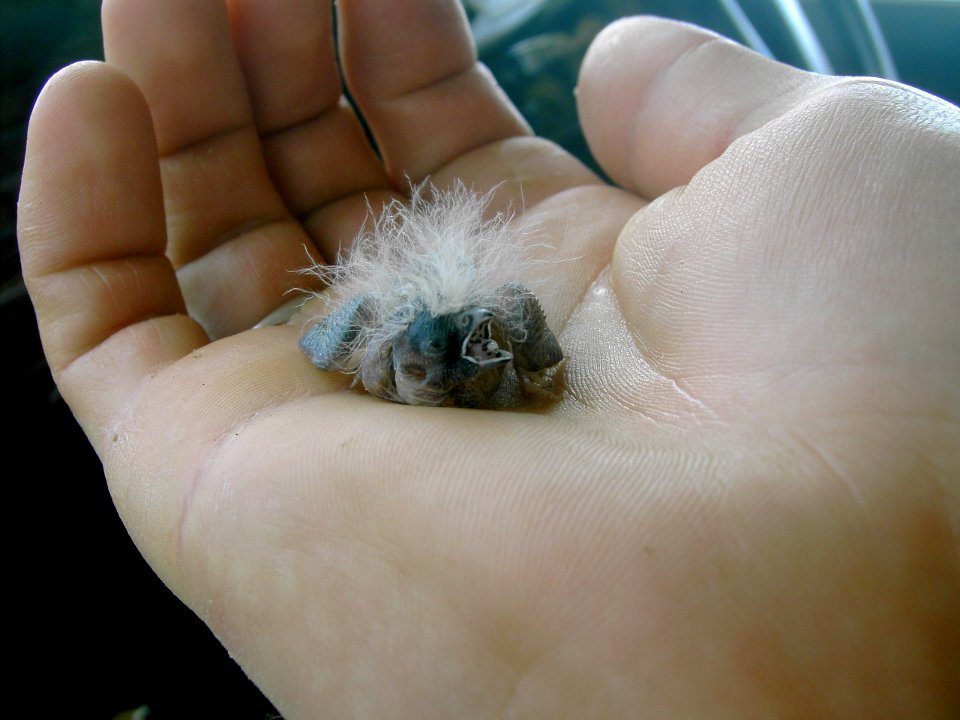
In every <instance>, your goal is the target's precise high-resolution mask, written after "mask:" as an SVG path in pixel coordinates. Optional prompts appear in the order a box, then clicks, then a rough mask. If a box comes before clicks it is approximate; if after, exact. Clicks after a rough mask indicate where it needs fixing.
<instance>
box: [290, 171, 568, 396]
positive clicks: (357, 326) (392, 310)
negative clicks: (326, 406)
mask: <svg viewBox="0 0 960 720" xmlns="http://www.w3.org/2000/svg"><path fill="white" fill-rule="evenodd" d="M433 191H434V193H435V197H434V199H432V200H431V201H427V200H425V199H424V198H423V197H422V196H421V194H420V192H419V189H418V188H415V189H414V192H413V196H412V199H411V203H410V205H409V206H404V205H400V204H399V203H397V204H394V205H391V206H389V207H388V208H387V211H386V212H385V213H384V214H383V215H382V216H381V217H380V218H379V219H377V220H375V222H374V224H373V228H372V231H371V232H368V233H366V234H361V235H360V236H359V237H358V238H357V240H356V241H355V243H354V246H353V248H352V250H351V252H350V254H349V255H348V256H346V257H342V258H341V259H340V262H339V263H338V265H336V266H333V267H329V268H319V269H317V271H318V274H320V275H321V276H322V277H324V278H325V279H327V280H329V281H331V284H332V285H333V289H334V290H335V291H338V292H339V294H340V295H341V297H342V298H343V299H342V300H340V301H339V302H336V303H334V304H333V305H334V306H333V309H332V311H331V312H329V313H328V314H327V315H326V316H325V317H324V318H322V319H321V320H320V321H319V322H318V323H317V324H315V325H313V326H312V327H310V328H308V329H307V331H306V332H305V333H304V334H303V337H302V338H301V341H300V347H301V349H302V350H303V352H304V353H305V354H306V355H307V356H308V357H309V358H310V360H311V362H312V363H313V364H314V365H316V366H317V367H319V368H322V369H324V370H338V371H341V372H347V373H357V374H358V376H359V380H360V381H362V383H363V387H364V388H365V389H366V390H367V391H368V392H369V393H371V394H372V395H376V396H378V397H382V398H385V399H387V400H393V401H395V402H401V403H406V404H410V405H450V406H459V407H483V406H490V405H491V404H492V400H493V398H494V396H495V394H496V393H497V391H498V389H499V387H500V385H501V380H502V378H503V375H504V371H505V369H506V367H507V366H508V365H512V366H513V369H514V371H515V373H516V375H517V378H518V379H519V380H520V381H521V382H520V385H521V387H527V388H533V389H534V390H542V389H543V388H544V382H543V379H544V377H545V374H544V373H545V371H547V370H548V369H550V368H552V367H554V366H556V365H557V364H558V363H559V362H560V361H561V360H562V359H563V352H562V351H561V349H560V345H559V343H558V342H557V339H556V337H555V336H554V334H553V333H552V332H551V330H550V328H549V327H548V325H547V321H546V317H545V315H544V313H543V310H542V309H541V307H540V303H539V302H538V300H537V299H536V297H535V296H534V294H533V293H532V292H531V291H530V290H528V289H527V288H526V287H524V286H523V285H520V284H519V283H518V282H516V281H515V280H512V279H509V278H511V277H515V276H516V274H517V273H518V272H519V271H520V270H522V269H523V267H524V262H523V259H522V256H521V245H520V243H519V242H518V238H517V236H516V235H515V234H514V233H512V232H511V231H509V230H508V227H507V220H506V219H505V218H504V217H502V216H499V215H498V216H496V217H495V218H494V219H493V220H484V219H483V210H484V208H485V207H486V198H484V197H482V196H478V195H476V194H474V193H471V192H469V191H467V190H466V189H465V188H464V187H463V186H462V185H457V186H455V187H454V188H453V190H450V191H443V192H439V191H436V190H435V189H433ZM547 384H549V383H547Z"/></svg>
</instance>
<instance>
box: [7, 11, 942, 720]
mask: <svg viewBox="0 0 960 720" xmlns="http://www.w3.org/2000/svg"><path fill="white" fill-rule="evenodd" d="M319 5H322V4H318V3H315V2H313V1H312V0H303V1H301V2H289V3H284V4H283V5H282V6H280V5H279V4H278V3H270V2H255V1H253V0H247V1H246V2H231V3H228V6H229V8H230V12H231V17H232V20H233V22H232V33H231V31H230V29H229V28H228V24H227V21H226V13H225V12H224V10H223V7H224V6H223V4H222V3H220V2H219V1H211V2H204V3H197V2H192V1H188V0H169V1H168V2H164V3H152V2H148V1H147V0H127V1H126V2H107V3H105V7H104V30H105V42H106V46H107V58H108V65H98V64H84V65H81V66H75V67H72V68H69V69H67V70H65V71H64V72H62V73H61V74H60V75H58V76H57V77H56V78H55V79H54V80H52V81H51V83H50V85H49V86H48V87H47V89H46V90H45V92H44V93H43V95H42V96H41V98H40V100H39V101H38V104H37V108H36V110H35V113H34V117H33V120H32V123H31V130H30V138H29V145H28V154H27V164H26V168H25V172H24V182H23V190H22V196H21V216H20V235H21V241H22V256H23V264H24V273H25V277H26V278H27V281H28V284H29V288H30V291H31V294H32V296H33V298H34V302H35V305H36V308H37V313H38V319H39V323H40V326H41V331H42V334H43V339H44V345H45V348H46V352H47V356H48V359H49V361H50V365H51V368H52V369H53V372H54V375H55V377H56V379H57V382H58V385H59V387H60V389H61V391H62V392H63V394H64V397H65V398H66V399H67V401H68V402H69V403H70V405H71V407H72V408H73V410H74V412H75V413H76V415H77V418H78V420H79V421H80V423H81V424H82V425H83V427H84V429H85V431H86V432H87V434H88V436H89V437H90V439H91V442H92V443H93V445H94V447H95V448H96V449H97V451H98V453H99V454H100V457H101V458H102V459H103V462H104V467H105V470H106V474H107V477H108V481H109V483H110V488H111V492H112V493H113V496H114V498H115V500H116V503H117V506H118V509H119V511H120V513H121V515H122V516H123V518H124V520H125V522H126V524H127V527H128V528H129V530H130V532H131V534H132V536H133V537H134V539H135V540H136V542H137V544H138V546H139V547H140V548H141V550H142V551H143V553H144V555H145V556H146V557H147V559H148V560H149V561H150V563H151V564H152V565H153V567H154V568H155V569H156V570H157V572H158V573H159V574H160V576H161V577H162V578H163V579H164V581H165V582H167V584H168V585H170V586H171V588H173V590H174V591H175V592H176V593H177V594H178V595H179V596H180V597H181V598H183V599H184V601H185V602H187V603H188V604H189V605H190V606H191V607H192V608H193V609H194V610H195V611H196V612H197V613H198V614H199V615H200V616H201V617H202V618H203V619H204V620H205V621H206V622H207V623H208V624H209V625H210V627H211V628H212V629H213V630H214V632H215V633H217V635H218V636H219V637H220V639H221V640H222V641H223V642H224V644H225V645H226V646H227V648H228V649H229V650H230V652H231V654H232V655H233V656H234V657H235V658H236V659H237V660H238V662H240V664H241V665H242V666H243V667H244V669H245V670H246V671H247V672H248V673H249V674H250V675H251V677H252V678H253V679H254V680H255V681H256V682H257V683H258V684H259V685H260V686H261V687H262V688H263V689H264V691H265V692H266V693H267V695H268V696H269V697H270V698H271V700H272V701H273V702H274V703H275V704H276V705H277V707H278V708H279V709H280V710H281V711H282V712H283V713H284V715H285V716H288V717H308V716H314V715H322V716H324V717H350V716H353V717H364V716H369V717H382V716H390V717H397V718H401V717H416V718H420V717H424V716H436V717H464V718H467V717H488V716H496V717H502V716H511V715H513V716H516V717H577V718H581V717H618V716H619V717H635V716H637V715H638V714H639V713H640V712H641V710H642V712H643V714H644V715H645V716H648V715H649V716H666V717H691V716H692V717H707V716H711V715H726V714H731V713H732V714H737V715H743V716H765V715H786V714H789V713H796V714H803V715H804V716H816V715H818V714H821V715H822V714H828V713H832V714H834V715H837V716H843V715H850V716H879V715H889V716H896V715H900V716H902V715H904V714H908V713H916V714H917V715H923V716H926V717H934V716H936V715H937V714H938V713H939V714H942V715H944V716H947V715H949V714H950V713H951V710H955V709H956V708H955V703H956V702H957V699H956V696H955V690H954V689H953V688H955V687H956V686H957V682H958V680H960V678H958V673H960V671H958V668H957V666H956V663H955V660H952V658H956V657H957V655H958V651H960V624H958V621H957V619H956V608H957V607H958V603H960V570H958V563H957V544H956V543H957V533H956V530H955V528H956V527H958V523H960V513H958V509H957V477H958V464H960V461H958V458H957V414H958V397H957V383H956V378H957V377H958V362H960V360H958V358H960V352H957V350H958V348H957V345H958V336H960V333H958V332H957V330H958V327H957V326H958V320H957V317H956V312H955V308H956V307H957V306H958V305H960V297H958V289H957V283H956V281H955V278H956V275H957V273H956V269H957V255H958V246H957V242H956V228H957V227H958V224H960V222H958V221H960V204H958V203H957V190H956V188H957V187H958V185H957V177H956V175H957V169H956V168H957V160H958V158H960V141H958V137H960V133H958V127H960V118H958V111H957V109H956V108H953V107H952V106H949V105H947V104H945V103H942V102H938V101H936V100H934V99H932V98H929V97H927V96H924V95H922V94H920V93H917V92H915V91H912V90H910V89H908V88H904V87H902V86H897V85H894V84H890V83H881V82H878V81H864V80H841V79H835V78H824V77H819V76H815V75H809V74H805V73H801V72H799V71H796V70H792V69H789V68H786V67H784V66H781V65H778V64H776V63H772V62H770V61H766V60H763V59H761V58H759V57H757V56H755V55H753V54H751V53H749V52H748V51H746V50H743V49H742V48H738V47H736V46H733V45H732V44H730V43H727V42H724V41H720V40H717V39H716V38H714V37H713V36H711V35H708V34H706V33H703V32H702V31H699V30H696V29H694V28H691V27H689V26H684V25H678V24H676V23H669V22H664V21H657V20H649V19H645V20H631V21H626V22H623V23H619V24H617V25H614V26H612V27H611V28H609V29H608V30H607V31H606V32H605V33H603V34H602V35H601V36H600V38H599V39H598V40H597V42H596V43H595V45H594V47H593V49H592V50H591V52H590V54H589V55H588V58H587V60H586V62H585V65H584V69H583V74H582V77H581V83H580V94H579V102H580V107H581V116H582V120H583V124H584V129H585V132H586V134H587V136H588V139H589V140H590V143H591V146H592V147H593V149H594V151H595V153H596V155H597V157H598V158H599V159H600V161H601V162H602V163H603V164H604V167H605V168H606V169H607V171H608V172H609V173H610V175H611V176H612V177H613V178H614V179H615V180H616V181H617V182H618V183H620V184H621V185H622V186H623V187H624V188H625V190H619V189H616V188H612V187H607V186H604V185H603V184H601V183H600V182H599V181H598V180H597V179H596V178H595V177H594V176H593V175H592V174H591V173H589V172H588V171H587V170H586V169H584V168H583V167H582V166H581V165H580V164H579V163H578V162H576V161H575V160H573V159H572V158H570V157H569V156H567V155H566V154H565V153H563V152H562V151H561V150H559V149H557V148H555V147H553V146H551V145H550V144H548V143H546V142H543V141H540V140H537V139H534V138H531V137H529V136H528V135H527V131H526V128H525V126H524V124H523V122H522V120H520V119H519V118H518V117H517V116H516V114H515V112H514V111H513V110H512V109H511V108H509V106H508V105H506V103H505V101H504V100H503V99H502V97H501V96H499V95H498V94H497V92H496V90H495V87H494V86H493V84H492V82H491V81H490V79H489V78H488V77H486V76H485V75H484V73H483V72H482V71H480V70H478V69H477V68H476V67H475V66H474V65H473V60H474V58H473V51H472V48H471V46H470V44H469V36H468V34H467V30H466V27H465V25H464V24H463V21H462V18H461V17H460V15H459V11H458V10H456V8H457V5H456V4H455V3H442V2H429V3H425V2H420V3H399V2H398V3H374V2H342V3H340V4H339V8H340V12H341V18H340V22H341V25H340V28H341V32H342V33H343V44H342V57H343V62H344V72H345V76H346V78H347V80H348V82H349V84H350V88H351V91H352V93H353V96H354V97H355V98H356V100H357V103H358V105H359V107H360V110H361V111H362V112H363V114H364V116H365V117H366V118H367V120H368V121H369V124H370V127H371V129H372V131H373V133H374V136H375V137H376V139H377V142H378V144H379V148H380V151H381V154H382V158H383V163H381V162H380V161H379V160H378V159H377V157H376V155H375V154H374V153H373V152H372V151H371V150H370V149H369V147H367V146H366V144H365V139H364V136H363V134H362V132H361V130H360V128H359V126H358V125H357V123H356V121H355V120H353V119H352V117H351V113H350V111H349V109H348V108H347V107H346V106H345V105H344V104H343V103H341V102H340V100H339V97H340V88H339V85H338V84H337V79H336V78H337V74H336V69H335V65H334V62H333V47H332V41H331V39H330V37H329V32H330V31H329V20H328V11H327V8H325V7H319ZM124 75H127V76H129V77H130V78H132V80H133V83H131V82H130V80H128V79H127V78H126V77H124ZM141 93H142V95H141ZM144 98H145V100H146V102H144ZM157 148H159V158H162V159H158V155H157ZM404 174H406V175H409V176H410V177H411V178H413V179H417V178H420V177H423V176H424V175H426V174H430V175H431V177H432V178H433V181H434V182H436V183H438V184H444V183H448V182H451V181H452V180H453V179H455V178H462V179H464V180H465V181H466V182H467V183H468V184H472V185H473V186H474V187H476V188H477V189H479V190H483V189H487V188H490V187H493V186H494V185H495V184H497V183H500V182H503V185H501V187H500V189H499V191H498V196H497V198H498V199H497V202H499V203H500V206H506V205H508V204H512V205H514V206H520V205H521V204H522V205H523V206H524V207H525V208H526V212H525V216H524V217H523V218H521V219H520V220H521V221H523V222H526V221H530V222H536V223H539V233H540V235H541V237H547V238H549V241H550V243H551V244H552V245H553V246H554V247H555V248H556V250H557V254H558V255H559V256H560V257H561V259H564V258H569V259H571V260H569V261H567V262H560V263H556V264H555V266H554V267H552V268H551V273H552V275H551V277H549V278H539V281H540V282H541V283H545V284H547V285H549V286H552V287H554V288H557V292H555V293H553V294H552V296H550V298H549V299H550V305H549V306H548V307H547V311H548V315H549V316H550V319H551V325H552V326H554V327H555V328H557V329H558V330H559V331H560V332H559V335H560V339H561V344H562V345H563V347H564V350H565V353H566V355H567V356H568V358H569V359H568V365H567V368H566V373H567V392H566V395H565V397H564V398H563V400H562V401H561V402H559V403H557V404H555V405H553V406H551V407H548V408H545V409H544V410H543V411H542V412H540V413H530V412H524V413H511V412H481V411H465V410H454V409H435V408H419V407H406V406H398V405H393V404H390V403H385V402H382V401H380V400H377V399H374V398H370V397H368V396H365V395H362V394H357V393H354V392H351V391H348V390H346V389H345V387H346V381H345V380H344V379H343V378H340V377H338V376H334V375H329V374H325V373H322V372H319V371H317V370H316V369H314V368H312V367H311V366H310V365H309V363H308V362H307V361H306V359H305V358H303V357H302V356H301V355H300V352H299V350H298V348H297V335H298V331H299V330H298V328H292V327H291V328H288V327H283V328H267V329H263V330H256V331H245V328H248V327H250V326H251V325H253V324H254V323H255V322H256V321H257V320H258V319H259V318H260V317H262V316H263V315H265V314H266V313H267V312H269V311H270V310H271V309H272V308H273V307H274V306H276V305H277V304H279V303H280V302H282V301H283V292H284V291H285V290H286V289H288V288H289V287H290V286H292V285H295V284H298V283H299V281H300V278H298V277H296V276H292V275H291V274H290V273H289V270H291V269H296V268H298V267H300V266H301V265H302V264H303V262H304V256H303V250H302V247H303V245H304V244H305V243H306V244H308V245H313V246H314V247H315V248H316V249H317V250H318V252H320V253H323V254H324V255H325V256H326V257H327V258H328V259H332V251H333V250H334V249H335V248H336V246H337V245H338V243H339V242H341V241H342V240H345V239H347V238H349V237H350V236H351V235H352V233H353V232H354V230H355V229H356V227H357V226H358V225H359V223H360V221H361V219H362V216H363V215H364V214H365V212H366V210H365V206H364V202H363V196H364V193H367V194H369V195H371V197H372V198H373V200H374V201H377V200H379V199H385V198H389V197H393V196H394V194H395V192H396V190H397V188H398V187H399V186H400V185H401V184H402V178H403V176H404ZM521 189H522V193H523V195H522V203H521V196H520V192H521ZM648 200H653V202H652V203H651V204H649V205H647V204H646V203H647V201H648ZM168 258H169V260H168ZM572 259H575V260H572ZM174 268H176V270H177V272H176V275H175V274H174ZM185 307H189V308H190V312H191V315H192V316H193V317H192V318H191V317H188V316H187V315H185V314H183V310H184V308H185ZM204 328H205V329H204ZM208 333H209V335H210V336H214V337H219V338H220V339H219V340H216V341H215V342H212V343H210V342H208ZM951 703H954V705H951Z"/></svg>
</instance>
